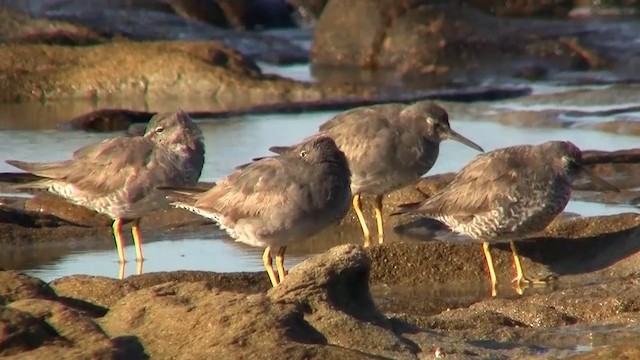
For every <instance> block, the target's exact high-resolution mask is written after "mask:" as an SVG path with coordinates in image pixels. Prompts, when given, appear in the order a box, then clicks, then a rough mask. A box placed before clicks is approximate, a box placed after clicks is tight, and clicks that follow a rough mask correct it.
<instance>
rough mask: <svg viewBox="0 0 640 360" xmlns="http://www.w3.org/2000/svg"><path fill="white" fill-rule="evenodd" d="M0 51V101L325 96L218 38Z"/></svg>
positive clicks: (283, 99) (226, 100)
mask: <svg viewBox="0 0 640 360" xmlns="http://www.w3.org/2000/svg"><path fill="white" fill-rule="evenodd" d="M220 56H224V57H225V59H226V60H225V61H224V63H221V62H220V61H218V60H217V59H220ZM0 57H1V58H2V59H3V60H4V62H5V63H4V65H3V71H2V76H3V77H4V78H5V81H3V82H2V84H4V86H0V90H2V94H3V95H2V96H1V97H0V101H5V102H6V101H16V100H29V99H32V100H44V99H47V100H60V99H104V98H109V97H134V98H135V97H139V98H149V97H151V98H153V97H166V96H173V97H177V96H184V95H188V94H192V93H198V94H199V96H201V97H211V98H212V99H215V100H216V101H217V102H218V103H219V104H223V105H222V106H225V107H231V106H233V105H231V104H233V103H236V104H237V103H242V102H243V100H241V99H244V101H249V99H250V100H251V102H252V103H253V104H260V103H263V104H264V103H274V102H286V101H291V100H294V99H297V98H303V99H309V100H311V99H316V98H320V97H322V96H323V94H322V91H321V90H319V89H316V88H313V87H312V86H310V85H307V84H302V83H297V82H294V81H290V80H286V79H281V78H275V77H266V76H262V75H261V74H260V73H259V72H257V71H256V69H257V68H256V67H255V65H253V66H249V65H248V64H251V61H250V60H248V59H246V58H245V57H244V56H243V55H241V54H240V53H238V52H236V51H234V50H231V49H229V48H227V47H225V46H224V45H222V44H221V43H217V42H192V43H181V42H146V43H129V42H119V43H112V44H105V45H98V46H94V47H82V48H80V47H78V48H72V47H49V46H36V45H23V46H19V45H14V46H5V47H3V48H2V49H0ZM25 59H29V61H27V60H25ZM327 90H329V89H327Z"/></svg>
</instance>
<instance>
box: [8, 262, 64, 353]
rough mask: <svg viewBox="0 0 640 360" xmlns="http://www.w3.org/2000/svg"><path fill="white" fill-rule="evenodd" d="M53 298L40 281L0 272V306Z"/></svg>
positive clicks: (15, 273) (9, 272)
mask: <svg viewBox="0 0 640 360" xmlns="http://www.w3.org/2000/svg"><path fill="white" fill-rule="evenodd" d="M54 296H55V293H54V292H53V290H52V289H51V288H50V287H49V285H47V284H46V283H44V282H43V281H42V280H40V279H36V278H34V277H31V276H28V275H25V274H23V273H20V272H17V271H8V270H0V305H6V304H9V303H11V302H14V301H18V300H22V299H36V298H37V299H50V298H53V297H54ZM0 343H1V342H0Z"/></svg>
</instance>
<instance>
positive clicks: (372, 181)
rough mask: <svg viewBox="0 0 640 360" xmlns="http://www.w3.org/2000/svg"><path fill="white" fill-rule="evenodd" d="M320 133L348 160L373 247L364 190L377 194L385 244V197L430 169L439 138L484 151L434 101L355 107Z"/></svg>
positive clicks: (379, 225)
mask: <svg viewBox="0 0 640 360" xmlns="http://www.w3.org/2000/svg"><path fill="white" fill-rule="evenodd" d="M320 133H322V134H325V135H328V136H330V137H332V138H333V139H334V140H335V142H336V144H338V147H339V148H340V150H342V151H343V152H344V153H345V155H346V156H347V159H348V161H349V167H350V169H351V174H352V175H351V192H352V194H353V199H352V204H353V209H354V211H355V213H356V215H357V217H358V222H359V223H360V226H361V228H362V234H363V236H364V246H365V247H366V246H369V245H371V235H370V232H369V228H368V227H367V224H366V221H365V218H364V215H363V213H362V200H361V196H362V194H372V195H375V203H374V214H375V217H376V225H377V230H378V242H379V243H382V242H384V227H383V220H382V197H383V196H384V194H386V193H388V192H391V191H393V190H396V189H399V188H401V187H403V186H406V185H409V184H410V183H411V182H413V181H415V180H417V179H418V178H420V177H421V176H422V175H424V174H425V173H426V172H427V171H429V169H431V167H433V165H434V164H435V162H436V159H437V158H438V154H439V152H440V142H442V141H443V140H446V139H452V140H456V141H459V142H461V143H462V144H465V145H467V146H469V147H471V148H474V149H476V150H478V151H483V150H482V148H481V147H480V146H478V145H477V144H475V143H473V142H472V141H470V140H468V139H467V138H465V137H464V136H462V135H460V134H458V133H457V132H455V131H454V130H452V129H451V127H450V126H449V116H448V114H447V112H446V111H445V110H444V109H443V108H442V107H440V106H438V105H436V104H434V103H432V102H429V101H420V102H417V103H414V104H412V105H405V104H398V103H394V104H380V105H373V106H365V107H358V108H354V109H351V110H348V111H345V112H342V113H340V114H338V115H336V116H335V117H333V118H332V119H331V120H329V121H327V122H326V123H324V124H322V125H320ZM290 148H291V147H283V146H276V147H272V148H271V149H270V150H271V151H273V152H275V153H285V152H287V151H288V150H289V149H290Z"/></svg>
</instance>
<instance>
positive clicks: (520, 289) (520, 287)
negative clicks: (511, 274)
mask: <svg viewBox="0 0 640 360" xmlns="http://www.w3.org/2000/svg"><path fill="white" fill-rule="evenodd" d="M555 279H556V277H555V276H554V275H549V276H547V277H545V278H542V279H534V280H531V279H529V278H528V277H526V276H524V275H520V276H516V277H515V278H513V280H511V283H512V284H513V285H514V286H515V289H516V292H517V293H518V294H519V295H523V294H524V290H525V288H527V287H543V286H547V285H549V283H550V282H552V281H553V280H555Z"/></svg>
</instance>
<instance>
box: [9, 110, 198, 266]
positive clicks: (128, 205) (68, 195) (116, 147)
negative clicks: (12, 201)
mask: <svg viewBox="0 0 640 360" xmlns="http://www.w3.org/2000/svg"><path fill="white" fill-rule="evenodd" d="M7 163H9V164H11V165H13V166H15V167H17V168H19V169H22V170H25V171H27V172H30V173H32V174H35V175H37V176H39V177H41V178H42V179H41V180H37V181H35V182H32V183H29V184H25V185H19V186H18V187H20V188H32V189H33V188H40V189H47V190H49V191H50V192H52V193H54V194H57V195H59V196H61V197H63V198H65V199H67V200H68V201H70V202H72V203H74V204H76V205H81V206H84V207H87V208H89V209H92V210H95V211H97V212H99V213H102V214H106V215H108V216H109V217H111V218H112V219H113V220H114V221H113V235H114V237H115V241H116V247H117V249H118V259H119V261H120V262H121V263H124V262H125V256H124V248H123V242H122V224H123V221H125V220H133V227H132V230H131V232H132V235H133V242H134V245H135V248H136V259H137V260H138V261H142V260H143V255H142V243H141V238H140V230H139V220H140V217H142V216H143V215H145V214H146V213H148V212H150V211H153V210H156V209H160V208H162V207H164V206H168V202H167V201H166V199H165V196H164V195H165V194H164V193H163V192H162V191H158V190H157V189H156V187H157V186H191V185H195V184H196V183H197V181H198V178H199V177H200V173H201V171H202V166H203V165H204V143H203V137H202V132H201V131H200V129H199V128H198V126H197V125H196V124H195V123H194V122H193V121H192V120H191V118H190V117H189V116H188V115H187V114H186V113H184V112H183V111H177V112H173V113H164V114H157V115H155V116H154V117H153V118H152V119H151V120H150V121H149V125H148V126H147V131H146V133H145V134H144V136H135V137H125V136H122V137H116V138H112V139H107V140H104V141H102V142H99V143H95V144H90V145H87V146H84V147H82V148H80V149H79V150H76V151H75V152H74V153H73V158H72V159H71V160H65V161H58V162H51V163H28V162H23V161H15V160H8V161H7Z"/></svg>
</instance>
